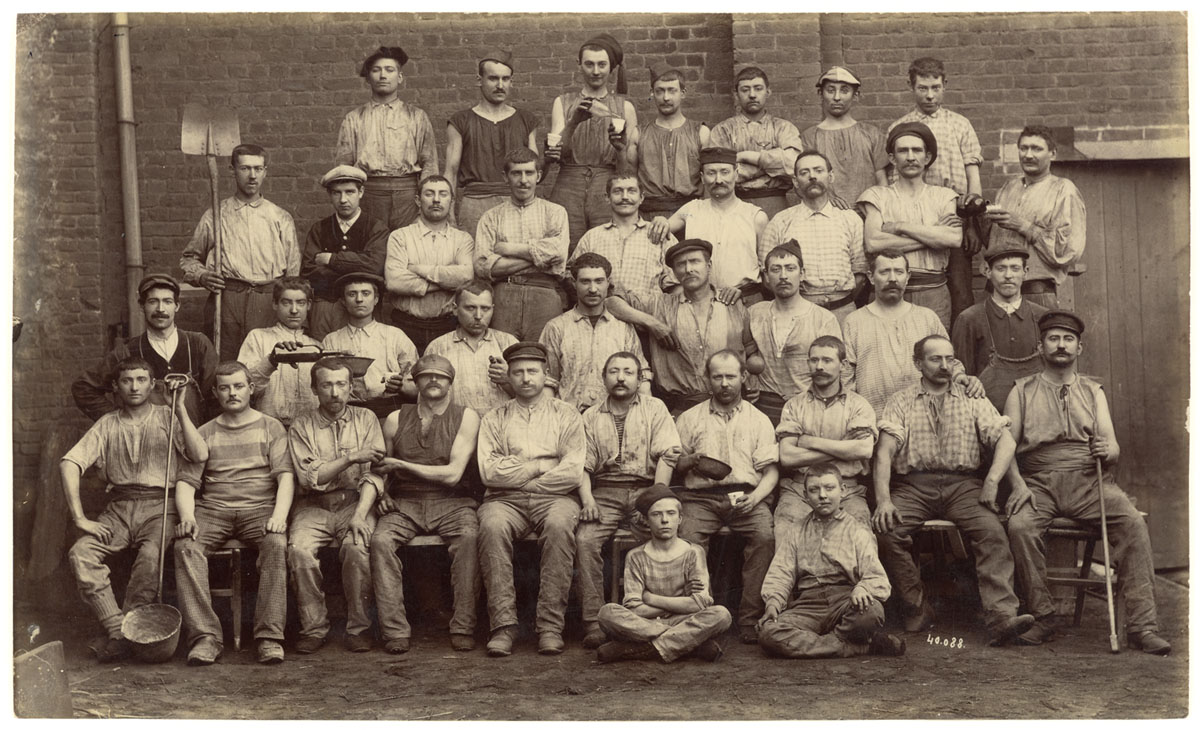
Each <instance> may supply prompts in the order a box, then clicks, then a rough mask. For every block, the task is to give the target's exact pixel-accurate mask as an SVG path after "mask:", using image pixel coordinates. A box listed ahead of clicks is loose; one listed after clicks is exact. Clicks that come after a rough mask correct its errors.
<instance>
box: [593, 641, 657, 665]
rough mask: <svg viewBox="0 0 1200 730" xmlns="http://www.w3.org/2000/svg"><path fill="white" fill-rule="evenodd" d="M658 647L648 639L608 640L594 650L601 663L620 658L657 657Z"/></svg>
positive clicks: (615, 660)
mask: <svg viewBox="0 0 1200 730" xmlns="http://www.w3.org/2000/svg"><path fill="white" fill-rule="evenodd" d="M657 658H659V655H658V649H655V648H654V645H653V644H651V643H650V642H648V641H610V642H608V643H607V644H601V645H600V648H599V649H597V650H596V659H597V660H599V662H600V663H601V664H608V663H609V662H617V661H621V660H622V659H657Z"/></svg>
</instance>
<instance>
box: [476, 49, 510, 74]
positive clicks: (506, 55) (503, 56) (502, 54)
mask: <svg viewBox="0 0 1200 730" xmlns="http://www.w3.org/2000/svg"><path fill="white" fill-rule="evenodd" d="M484 61H495V62H496V63H502V64H504V65H505V66H508V68H509V70H510V71H513V70H516V69H515V68H514V67H513V63H512V51H506V50H504V49H503V48H488V49H487V50H485V51H484V52H483V53H481V54H480V55H479V62H480V63H483V62H484Z"/></svg>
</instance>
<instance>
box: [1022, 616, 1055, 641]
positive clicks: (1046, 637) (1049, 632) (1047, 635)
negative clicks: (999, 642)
mask: <svg viewBox="0 0 1200 730" xmlns="http://www.w3.org/2000/svg"><path fill="white" fill-rule="evenodd" d="M1053 639H1054V627H1053V626H1051V625H1050V624H1048V623H1045V622H1043V621H1042V620H1040V619H1034V621H1033V627H1032V628H1030V629H1029V630H1028V631H1026V632H1025V633H1023V634H1021V635H1020V636H1018V637H1017V638H1015V639H1013V643H1014V644H1017V645H1019V646H1041V645H1042V644H1045V643H1046V642H1048V641H1052V640H1053Z"/></svg>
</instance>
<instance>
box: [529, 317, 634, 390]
mask: <svg viewBox="0 0 1200 730" xmlns="http://www.w3.org/2000/svg"><path fill="white" fill-rule="evenodd" d="M539 341H540V342H541V343H542V344H543V345H545V346H546V352H547V353H548V354H549V356H550V359H549V361H548V362H547V363H546V370H547V373H548V374H549V375H550V377H552V378H555V379H556V380H558V397H559V398H562V399H563V400H565V401H566V402H568V403H570V404H571V405H573V406H576V407H584V406H590V405H592V404H593V403H598V402H600V401H602V400H604V398H605V396H606V393H605V389H604V374H603V373H602V372H601V371H602V370H603V369H604V361H605V360H607V359H608V357H609V356H610V355H612V354H613V353H614V352H632V353H633V354H634V355H637V358H638V362H639V363H640V364H641V367H643V368H645V367H646V356H645V355H643V354H642V343H641V341H639V340H638V336H637V330H635V329H634V328H633V325H631V324H629V323H628V322H622V321H621V320H619V319H617V318H616V317H614V316H612V315H611V314H609V312H608V310H607V309H606V310H604V311H603V312H601V313H600V316H599V317H598V318H597V319H596V321H595V322H594V323H593V322H592V321H591V318H590V317H588V316H587V315H586V314H584V313H583V312H581V311H579V307H575V308H573V309H570V310H568V311H566V312H563V313H562V314H560V315H558V316H557V317H555V318H554V319H552V320H550V321H549V322H547V323H546V326H545V327H544V328H542V336H541V337H540V338H539Z"/></svg>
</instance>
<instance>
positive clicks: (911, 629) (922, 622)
mask: <svg viewBox="0 0 1200 730" xmlns="http://www.w3.org/2000/svg"><path fill="white" fill-rule="evenodd" d="M933 617H934V614H933V606H931V605H929V601H921V607H920V608H919V609H917V610H915V611H913V612H912V613H910V614H909V615H908V617H907V618H905V619H904V631H905V632H907V633H910V634H915V633H917V632H918V631H925V630H926V629H928V628H930V627H931V626H933Z"/></svg>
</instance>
